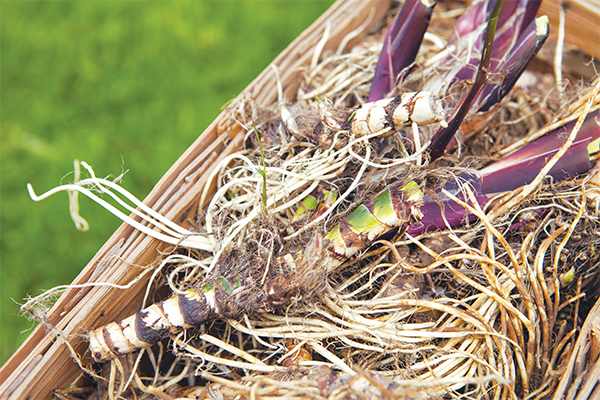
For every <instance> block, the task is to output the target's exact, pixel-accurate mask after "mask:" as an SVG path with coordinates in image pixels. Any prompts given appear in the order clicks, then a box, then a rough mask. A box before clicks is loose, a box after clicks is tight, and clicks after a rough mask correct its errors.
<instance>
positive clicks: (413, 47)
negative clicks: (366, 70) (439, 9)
mask: <svg viewBox="0 0 600 400" xmlns="http://www.w3.org/2000/svg"><path fill="white" fill-rule="evenodd" d="M432 13H433V5H432V6H431V7H427V6H426V5H425V4H423V2H422V1H421V0H407V1H406V2H405V3H404V5H403V6H402V9H401V10H400V14H398V17H397V18H396V19H395V20H394V22H392V24H391V25H390V27H389V28H388V31H387V33H386V34H385V38H384V40H383V48H382V49H381V55H380V56H379V61H378V62H377V68H376V69H375V76H374V77H373V84H372V85H371V93H370V94H369V102H371V101H377V100H381V99H383V98H384V97H385V96H386V95H387V94H388V93H389V92H391V91H392V90H393V89H394V86H395V85H396V79H397V77H398V74H399V73H400V72H402V70H404V69H405V68H407V67H408V66H410V65H411V64H412V63H413V62H414V61H415V58H416V56H417V53H418V52H419V48H420V47H421V42H422V41H423V36H424V35H425V31H427V27H428V26H429V20H430V19H431V14H432Z"/></svg>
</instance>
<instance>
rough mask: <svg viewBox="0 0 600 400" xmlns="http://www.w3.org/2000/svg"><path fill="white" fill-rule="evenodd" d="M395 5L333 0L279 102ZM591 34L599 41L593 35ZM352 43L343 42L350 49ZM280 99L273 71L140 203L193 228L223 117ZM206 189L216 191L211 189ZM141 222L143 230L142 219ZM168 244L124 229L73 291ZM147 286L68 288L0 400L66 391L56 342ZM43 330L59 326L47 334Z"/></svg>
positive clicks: (587, 337) (293, 49)
mask: <svg viewBox="0 0 600 400" xmlns="http://www.w3.org/2000/svg"><path fill="white" fill-rule="evenodd" d="M392 4H393V1H392V0H338V1H337V2H336V3H335V4H334V5H333V6H332V7H331V8H330V9H329V10H328V11H327V12H326V13H325V14H323V15H322V16H321V17H320V18H319V19H318V20H317V21H315V22H314V23H313V24H312V25H311V26H310V27H309V28H308V29H307V30H305V31H304V32H303V33H302V34H301V35H300V36H299V37H298V38H297V39H296V40H295V41H294V42H293V43H292V44H290V45H289V46H288V47H287V48H286V49H285V50H284V51H283V52H282V53H281V54H280V55H279V56H278V57H277V58H276V59H275V60H274V61H273V63H272V65H274V66H276V67H277V70H278V71H279V79H280V81H281V84H282V87H283V94H284V96H285V97H287V98H293V97H294V96H295V94H296V92H297V88H298V85H299V82H300V81H301V79H299V77H300V74H301V71H300V69H301V68H302V67H305V66H307V65H309V64H310V63H311V61H312V58H313V54H314V52H315V47H317V45H318V44H319V42H320V41H321V40H322V39H323V37H324V32H328V38H327V40H326V42H325V43H324V49H326V50H327V49H330V50H335V49H336V48H337V47H338V46H339V45H340V43H341V42H342V40H343V39H344V37H346V35H347V34H348V33H349V32H352V31H354V30H357V31H359V32H361V33H360V34H358V35H357V36H356V37H355V38H354V39H352V42H353V43H357V42H359V41H360V40H361V37H362V36H361V35H364V34H365V33H367V32H368V31H369V29H370V28H372V27H374V26H375V25H377V24H379V23H380V21H381V20H382V18H383V16H384V15H385V14H386V12H387V11H388V10H389V8H390V7H391V6H392ZM569 4H570V5H571V7H569V8H568V11H567V13H566V33H567V34H566V41H567V42H568V43H570V44H572V45H573V46H577V47H579V48H581V49H582V50H583V51H584V52H585V53H587V54H589V55H592V56H594V57H597V56H598V55H600V37H599V35H598V34H597V33H598V23H599V22H600V11H599V7H598V5H597V4H594V3H592V2H587V1H572V2H569ZM557 10H558V0H553V1H548V0H545V1H544V2H543V5H542V8H541V9H540V12H539V14H547V15H548V16H549V18H550V21H551V24H552V26H553V27H556V26H558V19H559V13H558V11H557ZM359 27H360V28H361V29H360V30H358V28H359ZM592 32H595V33H596V35H593V34H590V33H592ZM352 42H351V43H349V44H348V45H352ZM276 98H277V78H276V71H274V69H273V68H272V67H271V66H269V67H267V68H266V69H265V70H264V71H263V72H262V73H261V74H260V75H259V76H258V77H257V78H256V79H255V80H254V81H253V82H252V83H250V85H248V87H247V88H246V89H245V90H244V91H243V92H242V93H241V94H240V95H239V96H238V97H237V98H236V99H235V100H234V101H233V102H232V104H231V105H230V106H229V108H228V109H226V110H224V111H223V112H222V113H221V114H220V115H219V116H218V117H217V118H216V119H215V121H213V123H212V124H211V125H210V126H209V127H208V128H207V129H206V130H205V131H204V132H203V133H202V134H201V135H200V136H199V138H198V139H197V140H196V141H195V142H194V143H193V144H192V146H190V148H189V149H188V150H187V151H186V152H185V153H184V154H183V155H182V156H181V157H180V158H179V160H177V162H176V163H175V164H174V165H173V166H172V167H171V168H170V169H169V171H168V172H167V173H166V174H165V175H164V176H163V178H162V179H161V180H160V181H159V182H158V183H157V184H156V186H155V187H154V189H153V190H152V192H151V193H150V194H149V195H148V196H147V197H146V199H145V200H144V203H145V204H146V205H147V206H148V207H151V208H152V209H153V210H155V211H157V212H159V213H160V214H162V215H163V216H165V217H167V218H169V219H171V220H172V221H174V222H176V223H177V224H180V225H181V226H183V227H189V226H190V225H191V223H190V220H189V217H190V216H193V215H194V214H196V213H197V212H198V208H199V206H200V207H202V206H204V205H205V204H202V205H199V204H198V202H199V199H200V193H201V192H202V190H203V187H204V185H205V182H206V181H207V178H208V176H209V175H210V173H211V172H212V171H213V168H214V165H216V163H217V162H218V161H219V160H221V159H223V158H225V157H226V156H228V155H229V154H231V153H233V152H235V151H237V150H238V149H240V148H241V146H242V142H243V139H244V134H243V132H241V131H240V129H239V127H238V126H236V125H235V124H233V123H232V122H231V121H230V120H229V119H228V115H229V110H230V109H231V108H232V107H235V106H236V105H238V104H239V102H240V101H241V100H242V99H252V100H254V101H256V102H258V103H259V104H264V105H269V104H272V103H274V102H275V100H276ZM211 191H212V192H214V188H211ZM136 218H137V217H136ZM137 220H138V221H139V222H141V223H143V224H146V223H145V222H143V221H141V219H139V218H137ZM164 247H165V246H164V245H163V244H162V243H161V242H159V241H158V240H156V239H153V238H150V237H148V236H146V235H145V234H143V233H140V232H139V231H137V230H135V229H134V228H132V227H131V226H129V225H127V224H123V225H121V226H120V227H119V229H118V230H117V231H116V232H115V233H114V234H113V235H112V237H111V238H110V239H109V240H108V241H107V242H106V243H105V245H104V246H103V247H102V248H101V249H100V250H99V251H98V253H97V254H96V255H95V257H94V258H93V259H92V260H91V261H90V262H89V264H88V265H87V266H86V267H85V269H84V270H83V271H82V272H81V273H80V274H79V276H78V277H77V278H76V279H75V280H74V281H73V283H72V284H73V285H81V284H84V283H94V282H108V283H111V284H114V285H126V284H128V283H129V282H131V281H132V280H133V279H134V278H135V277H136V276H137V274H138V272H139V271H137V270H136V269H135V268H132V267H131V266H132V265H153V264H156V263H157V260H158V259H159V258H160V252H161V249H164ZM148 279H149V276H148V275H146V276H145V277H144V278H143V279H141V280H139V281H137V283H135V284H134V285H133V286H132V287H130V288H129V289H127V290H119V289H111V288H107V287H106V286H94V287H86V288H78V289H69V290H67V291H65V292H64V293H63V295H62V296H61V297H60V299H59V300H58V301H57V302H56V303H55V305H54V306H53V308H52V310H51V311H50V312H49V314H48V315H47V323H48V324H40V326H38V327H37V328H36V329H35V330H34V331H33V332H32V333H31V335H30V336H29V337H28V339H27V341H26V342H25V343H24V344H23V345H22V346H21V347H20V348H19V350H18V351H17V352H16V353H15V354H14V355H13V356H12V357H11V358H10V359H9V360H8V361H7V362H6V363H5V365H4V366H3V367H2V369H1V370H0V399H49V398H51V397H52V391H53V390H55V389H59V388H64V387H67V386H68V385H69V384H71V383H72V382H74V381H76V380H77V379H78V378H80V377H81V376H82V372H81V370H80V368H79V366H78V365H77V364H76V363H75V362H74V361H73V359H72V357H71V354H70V351H69V349H68V348H67V346H66V345H65V342H64V340H62V338H61V335H65V336H73V335H85V334H86V332H88V331H89V330H91V329H93V328H96V327H99V326H102V325H104V324H107V323H109V322H111V321H114V320H117V319H120V318H124V317H127V316H129V315H131V314H132V313H134V312H136V311H138V310H139V309H140V305H141V302H142V297H143V295H144V291H145V289H146V284H147V282H148ZM598 318H600V304H596V306H595V307H594V309H593V310H592V312H590V314H589V318H588V321H586V322H585V324H584V328H583V329H584V332H582V334H581V335H580V340H579V341H578V342H577V348H578V349H583V348H584V347H586V345H590V343H591V342H592V341H594V338H596V339H595V342H594V343H596V345H598V342H599V340H600V339H599V338H598V337H597V336H594V334H593V333H592V331H593V332H596V331H597V330H598V324H597V320H598ZM595 321H596V322H595ZM46 325H47V326H52V327H54V328H55V329H53V330H49V329H48V328H47V326H46ZM596 335H597V334H596ZM586 341H587V342H586ZM580 342H581V343H580ZM70 343H71V344H72V345H73V346H74V348H73V349H74V351H76V352H77V353H78V354H83V353H85V351H86V349H87V342H86V341H85V340H83V339H80V340H79V341H78V342H74V341H73V340H71V341H70ZM576 362H577V352H576V351H574V352H573V360H572V361H570V365H573V364H575V363H576ZM590 368H591V367H590ZM594 368H595V371H597V370H600V364H599V363H596V366H595V367H594ZM572 371H573V370H572V369H571V370H570V371H569V370H567V371H565V378H566V379H564V380H563V383H564V385H568V383H569V380H570V379H571V373H572Z"/></svg>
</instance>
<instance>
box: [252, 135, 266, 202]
mask: <svg viewBox="0 0 600 400" xmlns="http://www.w3.org/2000/svg"><path fill="white" fill-rule="evenodd" d="M252 126H254V133H255V134H256V140H258V147H259V148H260V158H261V160H262V164H263V170H262V171H260V170H259V171H258V173H259V174H260V175H261V176H262V177H263V192H262V202H263V208H266V207H267V164H265V153H264V152H263V147H262V143H261V142H260V136H259V135H258V130H257V129H256V125H255V124H254V123H252Z"/></svg>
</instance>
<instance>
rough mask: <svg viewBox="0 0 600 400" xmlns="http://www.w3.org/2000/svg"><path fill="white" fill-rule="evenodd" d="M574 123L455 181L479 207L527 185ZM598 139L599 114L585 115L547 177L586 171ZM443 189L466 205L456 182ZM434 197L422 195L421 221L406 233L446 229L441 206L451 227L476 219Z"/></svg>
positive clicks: (445, 199)
mask: <svg viewBox="0 0 600 400" xmlns="http://www.w3.org/2000/svg"><path fill="white" fill-rule="evenodd" d="M594 114H595V115H594ZM576 122H577V121H571V122H569V123H567V124H565V125H563V126H561V127H560V128H557V129H555V130H554V131H552V132H550V133H548V134H547V135H545V136H542V137H541V138H539V139H536V140H535V141H533V142H531V143H530V144H528V145H527V146H525V147H523V148H522V149H520V150H518V151H516V152H514V153H512V154H511V155H509V156H506V157H504V158H503V159H501V160H499V161H497V162H495V163H493V164H492V165H490V166H488V167H486V168H484V169H482V170H481V171H479V172H480V174H479V175H478V176H476V175H473V174H462V175H460V176H459V177H458V179H459V180H460V181H462V183H468V184H469V185H471V188H472V189H473V191H474V193H475V197H476V199H477V202H478V203H479V204H480V205H481V206H482V207H483V206H485V204H487V202H488V201H489V200H490V198H491V197H492V196H493V195H495V194H498V193H503V192H508V191H511V190H515V189H517V188H518V187H521V186H523V185H527V184H529V183H531V182H532V181H533V180H534V179H535V177H536V176H537V175H538V174H539V172H540V171H541V170H542V168H544V166H545V165H546V164H547V163H548V161H549V160H550V159H551V158H552V157H553V156H554V155H555V154H556V152H557V151H558V150H559V149H560V148H561V147H562V146H563V144H564V142H565V140H566V137H567V136H568V135H569V133H570V132H571V130H572V129H573V127H574V126H575V124H576ZM598 139H600V112H595V113H593V114H588V116H587V117H586V120H585V121H584V123H583V125H582V127H581V129H580V131H579V133H578V135H577V137H576V139H575V141H574V142H573V144H572V145H571V147H570V148H569V150H568V151H567V153H565V155H564V156H563V157H561V159H560V160H559V161H558V162H557V163H556V164H555V166H554V167H553V168H552V169H551V170H550V172H549V173H548V175H549V176H551V177H552V178H553V179H554V180H555V181H561V180H564V179H569V178H572V177H575V176H577V175H579V174H582V173H584V172H585V171H587V170H589V169H590V168H591V167H592V165H591V162H590V157H589V152H588V145H589V144H590V143H591V142H592V141H594V140H598ZM444 189H446V190H447V191H448V192H450V193H452V194H453V195H455V196H456V197H458V198H459V199H461V200H462V201H465V202H469V201H467V199H466V196H464V195H463V193H462V192H461V190H460V185H458V184H457V182H456V181H449V182H448V183H446V184H445V185H444ZM435 194H436V195H435V196H425V198H424V205H423V206H421V212H422V213H423V214H424V215H423V218H422V219H421V221H420V223H419V224H416V225H412V226H410V227H409V228H408V233H409V234H411V235H413V236H415V235H420V234H422V233H425V232H430V231H434V230H437V229H446V228H447V227H448V226H447V225H446V223H445V222H444V218H442V206H443V208H444V214H443V215H444V216H445V219H446V221H448V224H449V225H450V226H451V227H454V226H457V225H461V224H463V223H466V222H472V221H474V220H475V219H476V217H475V216H474V215H471V214H469V213H467V211H466V210H465V208H464V207H462V206H460V205H459V204H457V203H455V202H454V201H453V200H451V199H450V198H448V197H447V196H445V195H444V194H443V193H442V191H441V190H436V191H435Z"/></svg>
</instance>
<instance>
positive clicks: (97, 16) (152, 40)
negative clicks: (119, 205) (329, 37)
mask: <svg viewBox="0 0 600 400" xmlns="http://www.w3.org/2000/svg"><path fill="white" fill-rule="evenodd" d="M332 2H333V1H329V0H328V1H319V0H317V1H309V0H303V1H290V0H288V1H165V2H162V1H161V2H158V1H154V2H139V1H119V2H116V1H111V2H104V1H53V2H44V1H27V2H20V1H2V2H1V3H0V18H1V20H0V24H1V32H0V35H1V36H0V37H1V43H0V52H1V57H2V58H1V65H0V79H1V80H0V83H1V86H0V89H1V90H0V132H1V137H0V138H1V146H0V157H1V160H2V161H1V164H0V165H1V171H0V173H1V175H0V190H1V192H0V208H1V213H0V218H1V221H0V223H1V225H0V235H1V236H0V246H1V247H0V349H1V350H0V363H4V362H5V361H6V360H7V359H8V357H10V355H11V354H12V353H13V352H14V351H15V350H16V349H17V347H18V346H19V345H20V344H21V343H22V342H23V341H24V340H25V338H26V337H27V335H28V334H29V332H30V331H29V329H30V328H32V326H33V325H32V323H31V322H28V321H27V320H26V319H25V318H23V317H20V316H18V305H16V304H15V302H14V301H20V300H21V299H23V297H25V296H26V295H27V294H31V295H32V296H34V295H36V294H38V293H39V292H40V290H43V289H49V288H52V287H54V286H57V285H62V284H68V283H70V282H71V281H72V280H73V279H74V278H75V277H76V276H77V274H78V273H79V272H80V271H81V269H83V267H85V265H86V264H87V262H88V261H89V260H90V259H91V258H92V257H93V256H94V254H95V253H96V251H97V250H98V249H100V247H101V246H102V245H103V244H104V242H105V241H106V240H107V239H108V237H109V236H110V235H111V234H112V233H113V232H114V231H115V230H116V229H117V227H118V226H119V224H120V221H119V220H117V219H116V218H115V217H113V216H112V215H110V214H108V213H107V212H106V211H104V210H103V209H101V208H100V207H99V206H97V205H95V203H92V202H91V201H89V200H88V199H82V200H81V210H80V213H81V215H82V216H83V217H85V218H86V219H87V220H88V222H89V224H90V230H89V231H88V232H86V233H82V232H79V231H77V230H76V229H75V227H74V225H73V222H72V221H71V219H70V216H69V209H68V202H67V195H66V194H65V193H60V194H58V195H55V196H53V197H51V198H49V199H47V200H45V201H43V202H40V203H34V202H33V201H31V199H30V198H29V196H28V194H27V190H26V184H27V183H28V182H29V183H31V184H32V185H33V187H34V189H35V190H36V191H37V193H38V194H40V193H43V192H44V191H46V190H48V189H50V188H52V187H54V186H56V185H58V184H59V183H60V182H61V179H62V178H63V177H64V180H65V181H66V182H68V181H70V180H72V175H68V176H65V175H66V174H67V173H68V172H69V171H72V170H73V160H74V159H80V160H85V161H87V162H88V163H89V164H90V165H92V166H93V167H94V168H95V170H96V173H97V175H98V176H106V175H109V174H113V175H118V174H120V173H121V172H122V170H124V169H128V170H129V172H128V173H127V175H126V176H125V178H124V181H123V185H124V186H125V187H126V188H127V189H128V190H130V191H131V192H132V193H133V194H134V195H136V196H137V197H139V198H142V199H143V198H144V197H145V196H146V195H147V194H148V193H149V192H150V190H151V189H152V187H153V186H154V184H155V183H156V182H158V180H159V179H160V178H161V177H162V175H163V174H164V173H165V172H166V171H167V169H168V168H169V167H170V166H171V165H172V164H173V163H174V162H175V161H176V160H177V158H178V157H179V156H180V155H181V154H182V153H183V152H184V151H185V149H187V148H188V146H189V145H190V144H191V143H192V142H193V141H194V140H195V139H196V138H197V136H198V135H199V134H200V133H201V132H202V131H203V130H204V129H205V128H206V127H207V126H208V125H209V123H210V122H211V121H212V120H213V119H214V118H215V117H216V116H217V115H218V113H219V112H220V108H221V107H222V106H223V105H224V104H225V103H226V102H227V101H228V100H230V99H232V98H233V97H235V96H236V95H237V94H238V93H239V92H240V91H241V90H242V89H243V88H244V87H245V86H246V85H247V84H249V83H250V82H251V81H252V79H253V78H255V77H256V76H257V75H258V74H259V73H260V72H261V71H262V70H263V69H264V68H265V67H266V66H267V65H268V64H269V62H270V61H272V60H273V59H274V58H275V56H276V55H277V54H279V52H281V50H283V49H284V48H285V47H286V46H287V45H288V44H289V43H290V42H291V41H292V40H293V39H294V38H296V36H298V35H299V34H300V33H301V32H302V31H303V30H304V29H305V28H306V27H308V26H309V25H310V24H311V23H312V22H313V21H314V20H315V19H316V18H317V17H318V16H319V15H320V14H322V13H323V12H324V11H325V10H326V9H327V8H328V7H329V6H330V5H331V3H332ZM13 299H14V301H13ZM23 331H24V332H23Z"/></svg>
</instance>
